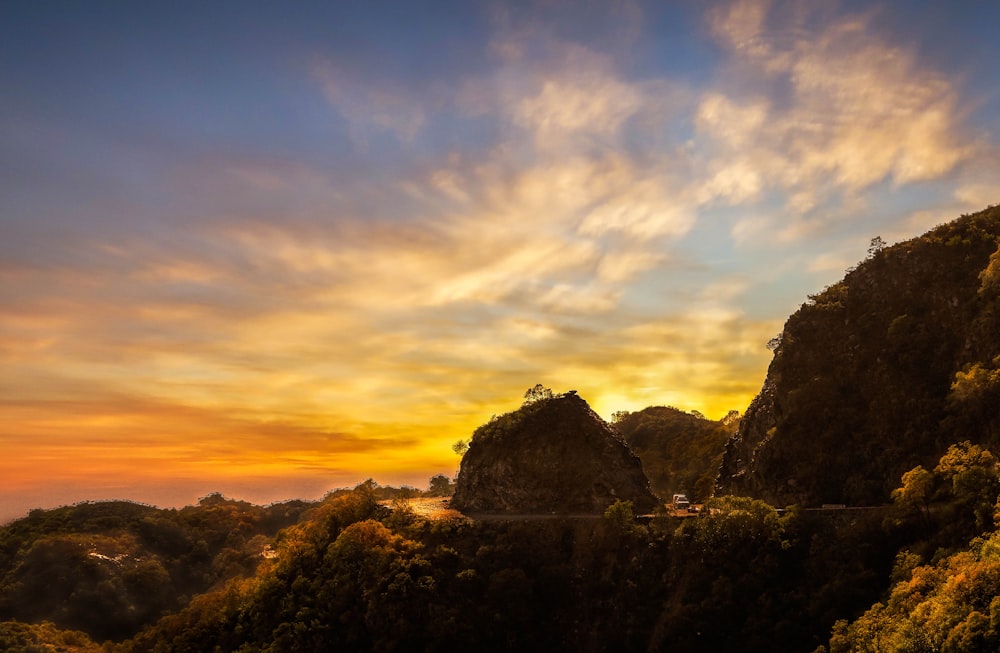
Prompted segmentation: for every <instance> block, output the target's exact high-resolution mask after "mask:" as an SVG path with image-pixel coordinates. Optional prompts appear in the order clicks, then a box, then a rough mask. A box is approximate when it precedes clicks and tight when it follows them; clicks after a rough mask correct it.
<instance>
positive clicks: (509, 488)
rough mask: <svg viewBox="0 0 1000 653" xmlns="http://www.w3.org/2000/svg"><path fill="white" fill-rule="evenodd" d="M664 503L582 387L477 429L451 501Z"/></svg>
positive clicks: (528, 507) (543, 505) (462, 506)
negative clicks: (583, 394)
mask: <svg viewBox="0 0 1000 653" xmlns="http://www.w3.org/2000/svg"><path fill="white" fill-rule="evenodd" d="M619 499H620V500H622V501H626V500H628V501H631V502H632V503H633V505H634V509H635V511H636V512H637V513H643V512H649V511H651V510H652V509H653V508H654V506H655V505H656V504H657V502H658V501H657V499H656V497H655V496H654V495H653V494H652V492H651V491H650V489H649V481H648V479H647V478H646V476H645V474H644V473H643V470H642V464H641V462H640V461H639V458H638V457H637V456H636V455H635V454H634V453H632V451H631V450H630V449H629V447H628V445H627V444H626V443H625V442H624V441H623V440H622V439H621V437H620V436H619V435H618V434H617V432H615V430H614V429H613V428H611V427H610V426H609V425H608V424H607V423H606V422H604V420H602V419H601V418H600V416H598V415H597V414H596V413H595V412H594V411H593V410H591V408H590V406H588V405H587V402H586V401H584V400H583V399H582V398H581V397H579V396H578V395H577V394H576V393H575V392H570V393H567V394H564V395H558V396H555V397H550V398H543V399H540V400H538V401H534V402H531V403H528V404H526V405H525V406H523V407H522V408H520V409H519V410H516V411H514V412H512V413H507V414H506V415H502V416H500V417H498V418H494V419H493V420H491V421H490V422H489V423H487V424H484V425H483V426H481V427H479V428H478V429H477V430H476V432H475V433H474V434H473V437H472V440H471V441H470V443H469V449H468V451H467V452H466V453H465V456H464V457H463V458H462V466H461V471H460V473H459V475H458V481H457V484H456V487H455V494H454V496H453V497H452V500H451V505H452V507H453V508H455V509H457V510H461V511H462V512H465V513H508V514H539V513H540V514H550V513H558V514H572V513H597V514H600V513H602V512H603V511H604V510H605V509H606V508H607V507H608V506H609V505H611V504H613V503H614V502H615V501H616V500H619Z"/></svg>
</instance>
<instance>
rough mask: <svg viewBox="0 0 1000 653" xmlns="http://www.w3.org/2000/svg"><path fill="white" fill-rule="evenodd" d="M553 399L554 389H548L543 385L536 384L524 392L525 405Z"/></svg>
mask: <svg viewBox="0 0 1000 653" xmlns="http://www.w3.org/2000/svg"><path fill="white" fill-rule="evenodd" d="M551 398H552V389H551V388H546V387H545V386H543V385H542V384H541V383H536V384H535V385H534V386H532V387H530V388H528V389H527V390H525V392H524V405H525V406H527V405H528V404H533V403H536V402H539V401H544V400H546V399H551Z"/></svg>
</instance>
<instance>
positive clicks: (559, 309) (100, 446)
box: [0, 0, 1000, 516]
mask: <svg viewBox="0 0 1000 653" xmlns="http://www.w3.org/2000/svg"><path fill="white" fill-rule="evenodd" d="M998 14H1000V7H998V6H997V5H996V3H994V2H985V1H984V2H949V3H944V2H916V1H914V2H840V3H837V2H830V3H814V2H804V1H798V2H777V1H775V2H766V1H762V0H733V1H731V2H694V1H680V2H625V1H620V2H609V3H600V2H568V1H567V2H563V1H558V0H552V1H545V2H519V3H501V2H454V3H440V2H436V3H399V2H336V3H295V4H287V3H282V4H278V3H254V2H239V3H236V2H232V3H229V2H216V3H185V2H181V3H161V4H154V3H125V2H93V3H75V2H65V3H59V2H7V3H4V6H3V8H2V9H0V89H2V97H3V102H0V365H2V366H3V369H4V374H3V375H2V378H0V418H2V421H3V423H4V424H5V427H4V429H5V433H4V440H5V446H6V448H7V450H8V452H9V453H8V456H7V459H6V461H4V462H0V472H2V477H3V478H5V479H6V480H5V486H4V488H5V489H4V491H3V495H2V496H3V498H2V500H0V516H3V515H4V514H17V513H18V512H19V511H23V510H24V509H26V508H27V507H31V506H33V505H52V504H55V503H60V502H65V501H70V500H78V499H82V498H108V497H126V498H136V499H141V500H146V501H151V502H154V503H161V504H175V503H183V502H186V501H190V500H192V499H193V498H195V497H196V496H198V495H199V494H206V493H208V492H211V491H215V490H222V491H224V492H228V493H231V494H237V495H239V496H244V497H247V498H250V499H255V500H273V499H280V498H287V497H290V496H318V495H319V494H321V493H322V491H323V490H325V489H328V488H330V487H334V486H337V485H343V484H349V483H354V482H357V481H359V480H362V479H363V478H366V477H368V476H374V477H375V478H376V479H378V480H380V481H382V482H386V483H404V482H405V483H412V484H415V485H424V484H425V483H426V478H427V477H428V476H430V475H431V474H433V473H438V472H445V473H449V474H450V473H453V472H454V470H455V468H457V460H456V459H455V458H454V455H453V454H452V453H451V451H450V448H449V445H450V443H451V442H453V441H454V440H456V439H458V438H459V437H467V436H468V434H469V433H470V432H471V430H472V429H473V428H474V427H475V426H476V425H477V424H479V423H482V422H483V421H485V420H486V419H488V418H489V416H490V415H491V414H494V413H500V412H504V411H507V410H510V409H512V408H514V407H516V406H517V405H518V404H519V401H520V397H521V395H522V394H523V392H524V390H525V389H526V388H528V387H530V386H532V385H534V384H535V383H538V382H541V383H544V384H546V385H549V386H551V387H553V388H554V389H555V390H556V391H561V390H568V389H571V388H572V389H576V390H578V391H579V392H580V393H581V395H583V396H584V397H585V398H587V399H588V400H589V401H590V402H591V403H592V404H593V405H594V407H595V409H597V410H598V411H599V412H601V413H602V414H603V415H605V416H609V415H610V414H611V412H613V411H615V410H635V409H639V408H642V407H644V406H646V405H656V404H669V405H675V406H678V407H681V408H684V409H692V410H699V411H702V412H703V413H705V414H707V415H709V416H711V417H721V416H722V415H724V414H725V412H726V411H728V410H730V409H736V410H740V411H742V410H743V409H745V407H746V405H747V404H748V403H749V401H750V399H751V398H752V397H753V395H754V394H755V392H756V391H757V389H759V387H760V384H761V382H762V381H763V378H764V374H765V371H766V367H767V364H768V362H769V359H770V353H769V352H768V351H767V350H766V349H765V347H764V343H765V342H766V341H767V340H768V339H769V338H770V337H771V336H773V335H775V334H776V333H778V332H779V331H780V329H781V325H782V324H783V322H784V320H785V318H786V317H787V316H788V314H789V313H790V312H792V311H793V310H795V308H797V307H798V305H799V304H801V303H802V302H803V301H804V300H805V299H806V296H807V295H808V294H809V293H814V292H816V291H818V290H820V289H821V288H823V287H824V286H825V285H828V284H830V283H832V282H835V281H836V280H838V279H839V278H840V277H841V276H842V275H843V272H844V270H845V268H847V267H849V266H851V265H853V264H854V263H856V262H857V261H858V260H860V259H861V258H863V257H864V255H865V252H866V249H867V246H868V242H869V240H870V239H871V238H872V237H873V236H875V235H880V236H882V237H883V238H885V239H886V240H887V241H889V242H895V241H898V240H901V239H906V238H909V237H913V236H916V235H919V234H920V233H922V232H923V231H925V230H926V229H928V228H930V227H932V226H934V225H936V224H939V223H941V222H945V221H948V220H950V219H953V218H955V217H957V216H958V215H960V214H962V213H965V212H972V211H976V210H979V209H982V208H984V207H985V206H987V205H989V204H992V203H996V202H997V200H998V195H1000V192H998V187H997V186H998V185H997V181H996V180H997V179H998V178H1000V175H998V172H1000V152H998V139H1000V93H998V89H1000V79H998V72H997V69H996V66H995V62H996V61H998V60H1000V52H998V50H1000V46H998V45H997V43H996V39H995V38H993V34H992V33H991V30H992V29H993V27H994V26H995V25H997V24H998V23H1000V15H998ZM4 466H6V467H4Z"/></svg>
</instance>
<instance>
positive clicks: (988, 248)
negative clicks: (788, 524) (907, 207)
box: [716, 207, 1000, 506]
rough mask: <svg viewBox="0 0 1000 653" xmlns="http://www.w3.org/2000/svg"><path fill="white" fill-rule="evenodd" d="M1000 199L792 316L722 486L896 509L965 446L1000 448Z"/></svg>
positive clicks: (870, 263)
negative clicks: (946, 456)
mask: <svg viewBox="0 0 1000 653" xmlns="http://www.w3.org/2000/svg"><path fill="white" fill-rule="evenodd" d="M998 241H1000V207H992V208H989V209H987V210H984V211H981V212H979V213H976V214H973V215H966V216H963V217H961V218H959V219H958V220H955V221H954V222H951V223H948V224H945V225H942V226H940V227H937V228H936V229H933V230H931V231H930V232H928V233H926V234H924V235H923V236H920V237H918V238H914V239H912V240H908V241H905V242H902V243H899V244H897V245H894V246H892V247H884V248H883V247H881V243H880V242H879V241H878V240H876V241H873V248H872V250H871V252H870V256H869V257H868V258H867V259H866V260H865V261H863V262H862V263H860V264H859V265H858V266H857V267H856V268H854V269H852V270H850V271H848V273H847V274H846V276H845V277H844V279H843V280H842V281H840V282H839V283H836V284H834V285H832V286H830V287H828V288H826V289H825V290H823V291H822V292H820V293H818V294H816V295H813V296H810V297H809V300H808V301H807V302H806V303H805V304H803V305H802V307H801V308H800V309H799V310H798V311H796V312H795V313H794V314H793V315H792V316H791V317H789V318H788V321H787V322H786V323H785V327H784V330H783V331H782V333H781V336H780V340H779V341H778V342H777V343H776V344H777V348H776V350H775V355H774V359H773V360H772V362H771V365H770V367H769V369H768V373H767V378H766V379H765V381H764V384H763V387H762V389H761V391H760V394H758V395H757V397H756V398H755V399H754V400H753V402H752V403H751V405H750V407H749V408H748V410H747V412H746V414H745V416H744V418H743V420H742V421H741V424H740V427H739V430H738V431H737V433H736V435H735V436H734V437H733V438H732V440H730V442H729V443H728V444H727V446H726V452H725V456H724V458H723V461H722V467H721V473H720V476H719V479H718V484H717V489H716V491H717V493H718V494H738V495H748V496H752V497H756V498H760V499H763V500H765V501H768V502H770V503H772V504H775V505H779V506H781V505H789V504H802V505H807V506H808V505H819V504H821V503H846V504H850V505H873V504H883V503H886V502H887V501H888V500H889V495H890V492H891V490H892V489H893V488H894V487H895V486H896V485H898V481H899V478H900V475H901V474H902V473H903V472H905V471H907V470H909V469H911V468H913V467H914V466H915V465H918V464H919V465H924V466H926V467H933V465H934V463H935V461H936V460H937V459H938V458H939V457H940V456H941V455H942V454H943V453H944V452H945V451H946V450H947V448H948V446H949V445H950V444H952V443H955V442H958V441H962V440H970V441H971V442H973V443H979V444H984V445H988V446H991V447H994V450H996V447H997V445H998V444H1000V302H998V299H1000V248H998Z"/></svg>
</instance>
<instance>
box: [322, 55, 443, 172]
mask: <svg viewBox="0 0 1000 653" xmlns="http://www.w3.org/2000/svg"><path fill="white" fill-rule="evenodd" d="M313 74H314V76H315V78H316V79H317V80H318V81H319V84H320V87H321V89H322V91H323V96H324V97H325V98H326V100H327V102H329V103H330V105H331V106H332V107H334V108H335V109H336V110H337V111H338V112H339V113H340V115H341V116H343V117H344V119H345V120H346V121H347V124H348V132H349V134H350V137H351V141H352V142H353V143H354V146H355V147H356V148H358V149H359V150H360V151H362V152H367V151H368V146H369V136H370V135H371V134H372V133H373V132H375V133H378V132H380V131H381V132H389V133H391V134H393V135H394V136H395V137H396V138H397V139H398V140H399V141H400V142H402V143H404V144H410V143H412V142H413V140H414V138H416V136H417V133H418V132H419V131H420V130H421V128H423V127H424V125H425V124H426V122H427V113H426V111H425V109H424V107H423V106H422V105H421V104H420V103H414V102H413V99H412V97H411V96H410V95H409V94H408V93H407V92H406V91H404V90H403V89H401V88H397V87H394V86H393V85H391V84H386V85H375V84H372V83H371V80H366V81H365V82H360V81H358V80H355V79H353V78H352V77H351V76H350V75H349V74H348V73H347V71H346V70H343V69H338V68H336V67H335V66H333V65H332V64H331V63H329V62H322V63H319V64H317V65H316V67H315V70H314V73H313Z"/></svg>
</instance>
